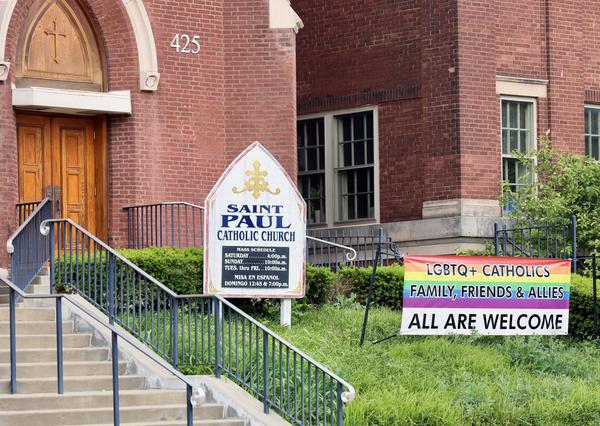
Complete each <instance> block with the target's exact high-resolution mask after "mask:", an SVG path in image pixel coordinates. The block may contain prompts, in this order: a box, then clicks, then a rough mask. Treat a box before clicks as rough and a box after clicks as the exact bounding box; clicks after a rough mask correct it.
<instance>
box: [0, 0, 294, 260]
mask: <svg viewBox="0 0 600 426" xmlns="http://www.w3.org/2000/svg"><path fill="white" fill-rule="evenodd" d="M300 25H301V21H300V20H299V18H298V16H297V15H296V14H295V13H294V11H293V10H292V9H291V7H290V5H289V2H287V1H286V0H247V1H244V2H231V1H224V0H211V1H206V0H192V1H179V2H173V1H166V0H6V1H0V153H1V154H0V155H1V158H2V165H3V167H2V168H1V169H0V182H1V184H0V211H1V212H2V214H1V215H0V239H1V240H2V241H6V239H7V238H8V236H9V235H10V233H11V232H13V231H14V230H15V228H16V225H17V223H16V222H17V220H16V219H15V204H16V203H17V202H19V201H31V200H39V199H41V198H42V196H43V194H44V188H46V187H47V186H53V187H56V186H58V187H60V188H61V191H62V194H61V209H62V212H61V214H62V215H63V216H67V217H70V218H72V219H74V220H76V221H78V222H79V223H80V224H82V225H83V226H84V227H86V228H87V229H89V230H90V231H91V232H92V233H94V234H96V235H98V236H100V237H101V238H103V239H106V240H108V241H109V242H110V243H111V244H112V245H115V246H121V245H123V244H124V238H125V233H126V224H125V221H126V219H125V214H124V213H123V211H122V207H123V206H125V205H129V204H135V203H144V202H153V201H169V200H185V201H189V202H195V203H202V201H203V200H204V196H205V195H206V194H207V193H208V191H209V189H210V188H211V187H212V185H213V184H214V182H215V181H216V179H217V177H218V176H220V174H221V173H222V171H223V170H224V168H225V166H226V164H228V162H229V161H230V160H231V159H233V158H234V157H235V156H236V155H237V154H238V153H239V152H240V151H241V150H242V149H243V148H244V147H246V146H247V145H249V144H250V143H251V142H252V141H254V140H260V141H262V142H263V143H264V144H265V145H266V146H267V147H268V148H270V149H271V150H272V152H274V154H275V155H276V156H277V158H278V159H279V160H280V162H281V163H282V164H284V165H285V166H286V167H288V168H290V170H292V171H293V170H295V160H296V154H295V143H296V135H295V128H296V75H295V72H296V64H295V58H296V52H295V48H296V45H295V37H296V34H295V32H296V31H297V30H298V27H299V26H300ZM6 260H7V257H6V253H5V252H4V250H3V251H2V254H1V255H0V263H1V264H2V265H1V266H4V265H5V264H6Z"/></svg>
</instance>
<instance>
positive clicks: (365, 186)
mask: <svg viewBox="0 0 600 426" xmlns="http://www.w3.org/2000/svg"><path fill="white" fill-rule="evenodd" d="M335 121H336V125H337V148H338V155H337V168H336V173H337V178H338V197H339V200H338V220H340V221H345V220H354V219H372V218H374V217H375V182H374V178H375V177H374V167H373V166H374V159H373V157H374V155H373V112H371V111H369V112H366V113H358V114H347V115H341V116H337V117H335Z"/></svg>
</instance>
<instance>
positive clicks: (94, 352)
mask: <svg viewBox="0 0 600 426" xmlns="http://www.w3.org/2000/svg"><path fill="white" fill-rule="evenodd" d="M107 359H108V348H97V347H90V348H64V350H63V360H64V361H65V362H66V361H106V360H107ZM53 361H56V348H53V349H19V348H18V347H17V364H18V363H21V362H38V363H39V362H53ZM9 362H10V351H9V350H8V349H7V348H4V347H3V348H2V349H1V350H0V363H9Z"/></svg>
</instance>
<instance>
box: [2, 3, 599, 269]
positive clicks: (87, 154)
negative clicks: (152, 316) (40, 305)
mask: <svg viewBox="0 0 600 426" xmlns="http://www.w3.org/2000/svg"><path fill="white" fill-rule="evenodd" d="M581 3H584V4H585V5H584V8H585V9H586V10H588V9H589V13H584V14H582V13H581V10H580V7H579V6H578V5H579V4H581ZM599 9H600V5H598V4H597V2H595V1H594V0H587V1H583V2H564V1H556V0H549V1H546V2H539V1H535V2H533V1H530V2H529V1H526V2H522V1H516V0H502V1H493V2H459V1H456V0H437V1H415V0H411V1H409V0H393V1H381V2H364V1H350V0H330V1H322V0H320V1H317V0H294V1H292V3H291V4H290V3H289V1H288V0H244V1H225V0H211V1H206V0H191V1H165V0H0V102H1V106H0V152H1V158H2V167H1V168H0V211H1V212H2V214H1V215H0V239H2V240H3V241H5V240H6V239H7V238H8V237H9V236H10V235H11V233H12V232H13V231H14V230H15V229H16V228H17V226H18V224H19V222H20V219H22V218H19V214H20V213H19V212H20V211H19V208H27V205H28V204H27V203H30V202H34V201H39V200H41V199H42V198H43V197H44V196H46V195H47V194H49V193H48V192H47V191H48V189H47V188H49V187H50V188H51V191H50V193H51V195H52V196H53V197H54V199H55V200H56V199H58V200H60V202H59V203H58V205H57V206H56V208H57V209H58V210H59V214H60V215H61V216H63V217H68V218H71V219H72V220H74V221H75V222H77V223H79V224H80V225H82V226H83V227H84V228H86V229H87V230H89V231H90V232H91V233H92V234H95V235H97V236H99V237H100V238H101V239H103V240H106V241H108V242H109V244H110V245H112V246H116V247H120V246H126V245H128V244H129V245H131V241H129V242H128V235H129V238H130V239H131V232H132V226H133V225H132V224H133V223H134V222H133V221H132V216H131V215H134V214H136V213H135V210H131V209H129V210H127V209H126V210H124V208H126V207H128V206H132V205H133V206H139V205H147V204H153V205H156V204H155V203H165V202H173V201H184V202H188V203H194V204H200V205H201V204H202V203H203V201H204V197H205V196H206V194H207V193H208V192H209V190H210V188H211V187H212V186H213V185H214V183H215V181H216V180H217V178H218V177H219V176H220V175H221V173H222V172H223V170H224V169H225V168H226V166H227V164H228V163H229V162H230V161H231V160H232V159H233V158H235V157H236V156H237V155H238V154H239V152H241V151H242V150H243V149H244V148H245V147H246V146H248V145H249V144H250V143H252V142H253V141H255V140H258V141H261V142H262V143H263V144H264V145H265V146H266V147H267V148H268V149H269V150H270V151H271V152H272V153H273V154H274V155H275V157H276V158H277V159H278V160H279V161H280V162H281V163H282V164H283V166H284V167H286V169H287V170H288V171H289V173H290V175H292V176H297V179H298V186H299V188H300V191H301V193H302V195H303V196H304V198H305V199H306V201H307V207H308V212H307V213H308V218H307V219H308V224H309V226H310V227H313V228H315V229H316V228H343V227H344V228H347V227H373V226H378V225H383V227H384V229H385V230H386V232H387V233H388V235H389V236H390V237H391V238H393V239H394V241H396V242H399V243H400V245H401V246H402V247H404V248H405V249H406V250H408V251H409V252H411V251H413V252H424V251H428V252H437V253H449V252H452V251H453V250H454V248H455V247H456V246H458V245H463V246H468V245H474V244H479V243H481V238H482V237H489V236H490V234H491V231H492V226H493V223H494V222H495V221H497V220H499V219H500V218H501V216H502V212H501V208H500V204H499V202H498V198H499V196H500V192H501V182H502V180H505V181H507V182H508V184H509V185H510V186H511V187H513V189H516V188H518V186H519V185H521V184H522V183H523V182H522V176H523V175H524V174H525V171H524V168H523V167H522V166H521V165H520V163H519V160H518V158H516V157H515V156H514V151H515V150H517V151H519V150H520V151H522V152H525V153H526V152H528V151H530V150H532V149H534V148H535V143H536V139H537V134H538V133H540V134H541V132H543V131H544V130H545V129H548V128H551V129H552V134H553V139H554V141H555V142H556V143H557V144H558V146H559V147H560V148H562V149H565V150H570V151H572V152H577V153H581V154H584V153H587V154H588V155H591V156H594V157H595V158H596V159H600V153H599V143H600V142H599V138H600V130H599V123H600V113H599V111H600V110H599V109H598V108H597V107H596V106H595V105H596V104H599V103H600V74H598V72H597V70H598V68H599V67H598V65H600V64H599V62H600V59H599V58H598V57H597V55H593V54H592V53H591V52H593V51H594V49H593V48H592V46H596V45H597V41H598V40H597V39H598V38H599V37H600V36H598V35H597V32H594V31H593V28H594V25H595V24H596V22H594V19H595V18H594V17H596V16H598V14H597V13H593V12H600V10H599ZM557 23H560V25H557ZM303 27H304V28H303ZM557 39H560V40H561V43H555V42H553V40H557ZM32 205H34V204H32ZM15 211H17V214H15ZM159 212H162V210H160V209H157V208H156V207H155V208H154V210H152V209H150V210H145V213H144V214H147V215H149V217H150V218H152V217H154V218H155V219H157V220H158V215H159V214H160V213H159ZM138 231H139V230H138ZM161 235H162V234H161ZM138 238H139V236H138ZM141 238H142V239H143V238H146V239H148V238H149V239H150V244H147V245H152V244H151V243H152V242H153V240H152V238H157V235H154V236H150V237H149V236H148V235H146V236H145V237H144V236H143V235H142V237H141ZM7 260H8V258H7V256H6V254H5V253H3V254H2V255H1V257H0V266H3V267H4V266H6V263H7Z"/></svg>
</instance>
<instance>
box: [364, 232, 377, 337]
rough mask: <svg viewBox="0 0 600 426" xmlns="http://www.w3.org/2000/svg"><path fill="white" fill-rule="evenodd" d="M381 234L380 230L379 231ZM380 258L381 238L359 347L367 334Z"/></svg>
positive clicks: (370, 283)
mask: <svg viewBox="0 0 600 426" xmlns="http://www.w3.org/2000/svg"><path fill="white" fill-rule="evenodd" d="M380 234H381V230H380ZM380 258H381V238H380V239H379V244H378V246H377V253H376V254H375V261H374V262H373V272H372V274H371V280H370V281H369V295H368V297H367V306H366V307H365V317H364V319H363V325H362V331H361V333H360V346H362V345H363V343H364V342H365V335H366V333H367V322H368V321H369V309H370V307H371V301H372V300H373V287H374V285H375V277H376V274H377V265H378V264H379V259H380Z"/></svg>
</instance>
